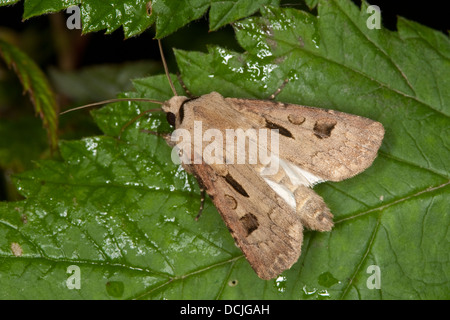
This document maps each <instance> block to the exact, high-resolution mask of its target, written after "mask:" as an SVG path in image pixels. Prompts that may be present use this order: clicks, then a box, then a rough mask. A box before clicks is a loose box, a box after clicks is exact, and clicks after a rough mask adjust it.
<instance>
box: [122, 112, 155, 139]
mask: <svg viewBox="0 0 450 320" xmlns="http://www.w3.org/2000/svg"><path fill="white" fill-rule="evenodd" d="M150 112H162V110H161V109H149V110H145V111H142V112H141V113H139V114H138V115H137V116H136V117H134V118H133V119H131V120H130V121H128V122H127V123H125V125H124V126H123V127H122V128H120V132H119V136H118V139H119V140H120V138H121V137H122V134H123V132H124V131H125V129H126V128H128V126H129V125H131V124H132V123H134V122H136V121H137V120H138V119H139V118H142V117H143V116H145V115H146V114H147V113H150Z"/></svg>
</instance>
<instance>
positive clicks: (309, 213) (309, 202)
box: [294, 186, 333, 231]
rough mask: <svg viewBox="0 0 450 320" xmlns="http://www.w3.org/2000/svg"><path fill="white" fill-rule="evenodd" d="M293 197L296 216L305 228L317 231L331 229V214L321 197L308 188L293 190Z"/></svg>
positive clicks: (301, 187)
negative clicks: (295, 205)
mask: <svg viewBox="0 0 450 320" xmlns="http://www.w3.org/2000/svg"><path fill="white" fill-rule="evenodd" d="M294 197H295V202H296V204H297V210H296V211H297V214H298V215H299V216H300V221H301V222H302V224H303V225H304V226H305V227H306V228H308V229H311V230H317V231H330V230H331V228H333V214H332V213H331V212H330V209H328V207H327V205H326V204H325V201H323V199H322V197H321V196H319V195H318V194H317V193H315V192H314V191H313V190H312V189H310V188H308V187H305V186H300V187H298V188H297V189H296V190H295V192H294Z"/></svg>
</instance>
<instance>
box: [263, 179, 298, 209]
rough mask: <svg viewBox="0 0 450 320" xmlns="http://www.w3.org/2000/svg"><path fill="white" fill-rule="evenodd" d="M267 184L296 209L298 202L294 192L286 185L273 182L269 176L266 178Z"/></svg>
mask: <svg viewBox="0 0 450 320" xmlns="http://www.w3.org/2000/svg"><path fill="white" fill-rule="evenodd" d="M264 180H265V181H266V182H267V184H268V185H269V186H270V187H271V188H272V189H273V191H275V192H276V193H277V194H278V195H279V196H280V197H281V198H282V199H283V200H284V201H285V202H286V203H287V204H288V205H289V206H290V207H292V209H294V210H295V208H296V203H295V198H294V194H293V193H292V192H291V191H290V190H289V189H288V188H287V187H286V186H284V185H282V184H279V183H276V182H273V181H272V180H270V179H268V178H264Z"/></svg>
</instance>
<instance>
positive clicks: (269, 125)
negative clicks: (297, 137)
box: [266, 119, 294, 138]
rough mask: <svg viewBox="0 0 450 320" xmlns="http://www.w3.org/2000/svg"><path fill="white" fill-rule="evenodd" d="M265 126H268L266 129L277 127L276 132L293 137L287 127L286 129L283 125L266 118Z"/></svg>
mask: <svg viewBox="0 0 450 320" xmlns="http://www.w3.org/2000/svg"><path fill="white" fill-rule="evenodd" d="M266 128H268V129H275V130H277V129H278V133H279V134H282V135H283V136H286V137H288V138H294V137H293V136H292V133H291V132H290V131H289V130H288V129H286V128H284V127H282V126H280V125H278V124H276V123H273V122H271V121H269V120H267V119H266Z"/></svg>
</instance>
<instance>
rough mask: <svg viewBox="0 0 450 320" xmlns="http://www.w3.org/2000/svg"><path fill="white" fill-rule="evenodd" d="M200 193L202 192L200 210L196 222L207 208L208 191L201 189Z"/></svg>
mask: <svg viewBox="0 0 450 320" xmlns="http://www.w3.org/2000/svg"><path fill="white" fill-rule="evenodd" d="M200 191H201V198H200V208H199V209H198V214H197V216H196V217H195V221H198V219H199V218H200V216H201V215H202V212H203V208H204V207H205V197H206V189H201V190H200Z"/></svg>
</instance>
